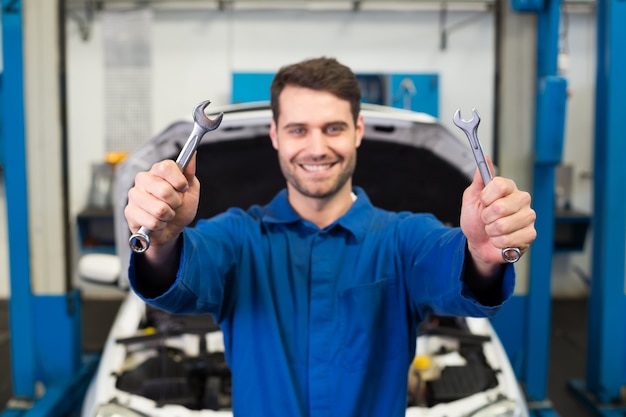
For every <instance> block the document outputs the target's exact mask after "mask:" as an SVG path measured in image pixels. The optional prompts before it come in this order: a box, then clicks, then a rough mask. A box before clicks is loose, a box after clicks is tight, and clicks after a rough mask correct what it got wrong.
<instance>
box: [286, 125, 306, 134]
mask: <svg viewBox="0 0 626 417" xmlns="http://www.w3.org/2000/svg"><path fill="white" fill-rule="evenodd" d="M288 132H289V134H291V135H293V136H302V135H304V134H305V133H306V129H305V128H304V127H302V126H294V127H292V128H290V129H289V130H288Z"/></svg>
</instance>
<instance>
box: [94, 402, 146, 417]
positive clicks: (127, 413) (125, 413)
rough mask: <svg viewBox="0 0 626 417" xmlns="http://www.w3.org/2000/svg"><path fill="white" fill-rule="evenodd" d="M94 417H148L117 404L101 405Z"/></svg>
mask: <svg viewBox="0 0 626 417" xmlns="http://www.w3.org/2000/svg"><path fill="white" fill-rule="evenodd" d="M94 417H150V416H148V415H147V414H144V413H142V412H141V411H136V410H132V409H130V408H127V407H124V406H123V405H120V404H117V403H108V404H102V405H101V406H99V407H98V410H97V411H96V414H95V416H94Z"/></svg>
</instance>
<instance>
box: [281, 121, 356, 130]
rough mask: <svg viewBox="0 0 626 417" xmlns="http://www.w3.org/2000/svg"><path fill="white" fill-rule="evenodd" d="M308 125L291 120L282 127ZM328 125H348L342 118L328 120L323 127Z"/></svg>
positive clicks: (289, 127)
mask: <svg viewBox="0 0 626 417" xmlns="http://www.w3.org/2000/svg"><path fill="white" fill-rule="evenodd" d="M305 126H308V124H307V123H304V122H291V123H287V124H286V125H284V126H283V127H282V129H291V128H294V127H305ZM328 126H343V127H348V123H347V122H344V121H343V120H335V121H332V122H328V123H324V125H323V127H324V128H326V127H328Z"/></svg>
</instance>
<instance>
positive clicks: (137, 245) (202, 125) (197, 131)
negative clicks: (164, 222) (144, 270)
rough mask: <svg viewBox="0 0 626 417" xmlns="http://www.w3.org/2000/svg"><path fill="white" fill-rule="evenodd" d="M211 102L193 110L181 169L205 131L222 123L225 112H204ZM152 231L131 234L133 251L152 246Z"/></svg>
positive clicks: (145, 230)
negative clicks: (213, 114)
mask: <svg viewBox="0 0 626 417" xmlns="http://www.w3.org/2000/svg"><path fill="white" fill-rule="evenodd" d="M209 104H211V101H210V100H206V101H203V102H202V103H200V104H198V105H197V106H196V108H195V109H194V110H193V121H194V123H193V130H192V131H191V134H190V135H189V138H188V139H187V142H185V145H184V146H183V148H182V149H181V151H180V153H179V154H178V158H176V163H177V164H178V166H179V167H180V170H181V171H184V170H185V168H186V167H187V165H188V164H189V161H191V157H192V156H193V154H194V152H195V151H196V149H197V148H198V145H199V144H200V140H202V137H203V136H204V135H205V133H207V132H210V131H212V130H215V129H217V128H218V127H219V125H220V123H222V118H223V117H224V114H223V113H220V114H219V115H218V116H217V117H216V118H215V119H213V120H211V119H209V118H208V117H207V116H206V114H204V109H205V108H206V107H207V106H208V105H209ZM151 232H152V231H151V230H150V229H148V228H146V227H143V226H141V227H140V228H139V230H137V232H135V233H133V234H132V235H131V236H130V238H129V239H128V244H129V245H130V248H131V249H132V250H133V252H136V253H142V252H145V251H146V250H148V248H149V247H150V233H151Z"/></svg>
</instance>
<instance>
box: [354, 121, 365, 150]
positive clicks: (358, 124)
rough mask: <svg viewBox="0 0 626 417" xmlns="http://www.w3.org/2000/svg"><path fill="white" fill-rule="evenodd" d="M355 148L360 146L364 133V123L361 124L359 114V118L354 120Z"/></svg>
mask: <svg viewBox="0 0 626 417" xmlns="http://www.w3.org/2000/svg"><path fill="white" fill-rule="evenodd" d="M355 129H356V147H357V148H358V147H359V146H361V141H362V140H363V134H364V133H365V123H364V122H363V115H361V114H360V113H359V117H358V118H357V119H356V126H355Z"/></svg>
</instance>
